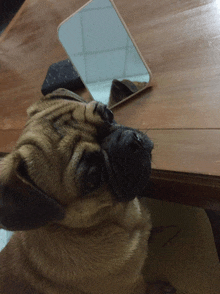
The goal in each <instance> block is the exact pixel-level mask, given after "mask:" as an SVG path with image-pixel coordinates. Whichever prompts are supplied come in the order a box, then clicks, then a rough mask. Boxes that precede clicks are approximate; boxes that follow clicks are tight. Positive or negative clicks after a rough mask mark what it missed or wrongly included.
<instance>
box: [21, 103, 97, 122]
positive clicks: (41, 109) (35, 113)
mask: <svg viewBox="0 0 220 294" xmlns="http://www.w3.org/2000/svg"><path fill="white" fill-rule="evenodd" d="M96 105H97V102H95V101H92V102H89V103H86V102H80V101H74V100H66V99H43V100H40V101H38V102H37V103H35V104H33V105H32V106H30V107H29V108H28V110H27V113H28V116H29V122H28V123H27V125H28V124H30V123H31V122H33V121H36V120H38V121H39V120H42V119H43V120H45V121H47V122H50V123H52V124H53V123H55V122H56V121H63V123H67V121H72V122H74V123H83V122H87V123H91V124H93V123H95V124H99V123H102V119H101V117H100V115H99V113H98V112H96V111H95V110H96V107H97V106H96Z"/></svg>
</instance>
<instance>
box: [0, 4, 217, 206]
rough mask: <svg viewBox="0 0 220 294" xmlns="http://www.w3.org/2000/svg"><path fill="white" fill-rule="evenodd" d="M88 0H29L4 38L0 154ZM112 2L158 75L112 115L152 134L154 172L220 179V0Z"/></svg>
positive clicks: (9, 144) (0, 46)
mask: <svg viewBox="0 0 220 294" xmlns="http://www.w3.org/2000/svg"><path fill="white" fill-rule="evenodd" d="M86 2H87V1H82V0H74V1H73V0H63V1H62V4H61V1H58V0H53V1H52V0H34V1H33V0H32V1H31V0H26V1H25V3H24V4H23V6H22V7H21V9H20V10H19V12H18V13H17V15H16V16H15V18H14V19H13V20H12V22H11V23H10V25H9V26H8V27H7V29H6V31H5V32H4V33H3V34H2V35H1V36H0V65H1V67H0V152H10V150H11V149H12V148H13V146H14V144H15V142H16V140H17V138H18V136H19V134H20V132H21V130H22V128H23V126H24V124H25V121H26V109H27V107H28V106H29V105H30V104H32V103H33V102H34V101H36V100H37V99H39V97H40V96H41V92H40V90H41V85H42V83H43V81H44V78H45V75H46V73H47V69H48V67H49V66H50V65H51V64H52V63H54V62H58V61H60V60H63V59H65V58H67V55H66V53H65V51H64V49H63V48H62V46H61V44H60V43H59V40H58V37H57V27H58V25H59V24H60V22H61V21H63V20H64V19H65V18H66V17H68V16H69V15H70V14H72V13H73V12H74V11H76V10H77V9H79V8H80V7H81V6H82V5H83V4H84V3H86ZM115 4H116V6H117V8H118V10H119V12H120V13H121V15H122V17H123V19H124V21H125V23H126V24H127V26H128V28H129V30H130V32H131V34H132V36H133V37H134V40H135V41H136V44H137V46H138V48H139V49H140V51H141V53H142V55H143V58H144V59H145V61H146V62H147V64H148V65H149V67H150V69H151V71H152V74H153V79H154V81H153V88H152V89H151V90H146V91H145V92H143V93H141V94H139V95H137V96H136V97H135V98H133V99H132V100H130V101H128V102H126V103H125V104H124V105H122V106H120V107H118V108H115V109H114V113H115V119H116V120H117V121H118V122H119V123H122V124H124V125H127V126H131V127H134V128H138V129H140V130H143V131H146V132H147V133H148V134H149V136H150V137H151V138H152V139H153V141H154V143H155V148H154V152H153V168H154V169H155V170H160V171H161V170H164V171H165V170H166V171H174V172H176V171H178V172H180V173H186V174H192V175H193V174H195V173H196V174H202V175H206V176H207V177H209V176H210V178H209V179H212V176H217V177H216V178H215V179H216V180H215V181H218V179H220V178H218V177H219V176H220V152H219V149H220V148H219V143H220V115H219V110H220V97H219V96H220V2H219V1H216V0H203V1H201V0H194V1H191V0H185V1H180V0H164V1H158V0H157V1H149V0H138V1H132V0H115ZM186 178H187V177H186ZM205 179H207V178H205ZM205 179H204V178H203V179H202V180H201V181H202V182H203V183H205ZM219 191H220V190H219ZM210 193H211V190H210ZM219 200H220V196H219Z"/></svg>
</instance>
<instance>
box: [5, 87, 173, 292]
mask: <svg viewBox="0 0 220 294" xmlns="http://www.w3.org/2000/svg"><path fill="white" fill-rule="evenodd" d="M28 116H29V119H28V121H27V124H26V126H25V128H24V131H23V133H22V134H21V136H20V138H19V139H18V141H17V144H16V146H15V148H14V150H13V151H12V153H11V154H9V155H7V157H6V158H5V159H4V162H3V169H2V172H1V176H0V226H1V228H2V229H5V230H9V231H14V234H13V235H12V237H11V239H10V241H9V243H8V244H7V245H6V247H5V248H4V249H3V250H2V251H1V253H0V294H60V293H62V294H89V293H90V294H119V293H120V294H146V293H151V294H153V293H154V294H162V293H175V289H174V288H173V287H172V286H171V285H170V284H168V283H166V282H158V283H147V282H145V281H144V279H143V276H142V273H141V270H142V267H143V265H144V261H145V258H146V256H147V251H148V238H149V236H150V230H151V221H150V214H149V212H148V211H147V210H146V209H145V208H143V207H142V206H141V204H140V201H139V199H138V197H141V196H143V195H142V191H143V189H144V187H145V186H146V184H147V183H148V180H149V177H150V172H151V151H152V148H153V143H152V142H151V140H150V139H149V138H148V137H147V135H145V134H143V133H141V132H140V131H137V130H134V129H132V128H128V127H125V126H121V125H118V124H117V123H116V122H115V121H114V118H113V113H112V112H111V111H110V110H109V109H108V108H107V107H106V106H105V105H103V104H101V103H98V102H95V101H92V102H89V103H86V102H84V101H83V100H82V99H81V98H80V97H79V96H77V95H76V94H74V93H72V92H70V91H67V90H65V89H59V90H57V91H55V92H53V93H52V94H49V95H47V96H45V97H43V98H42V99H41V100H39V101H38V102H36V103H35V104H34V105H33V106H31V107H30V108H29V109H28Z"/></svg>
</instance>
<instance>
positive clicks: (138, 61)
mask: <svg viewBox="0 0 220 294" xmlns="http://www.w3.org/2000/svg"><path fill="white" fill-rule="evenodd" d="M58 36H59V40H60V42H61V43H62V45H63V47H64V49H65V51H66V52H67V54H68V56H69V58H70V60H71V62H72V64H73V66H74V67H75V69H76V70H77V71H78V73H79V75H80V77H81V79H82V81H83V83H84V84H85V86H86V88H87V89H88V90H89V91H90V93H91V95H92V97H93V98H94V99H95V100H96V101H100V102H102V103H104V104H108V106H109V107H112V106H113V105H114V106H115V105H116V104H118V103H121V102H122V101H124V100H125V99H126V100H127V99H128V98H130V97H132V96H134V95H135V94H136V93H137V92H139V91H142V90H143V89H146V88H147V87H149V86H150V80H151V73H150V70H149V68H148V67H147V65H146V64H145V62H144V60H143V58H142V57H141V54H140V52H139V51H138V49H137V47H136V45H135V44H134V41H133V40H132V38H131V36H130V34H129V32H128V30H127V28H126V26H125V24H124V23H123V20H122V19H121V17H120V15H119V13H118V11H117V9H116V7H115V5H114V3H113V1H110V0H93V1H89V2H88V3H87V4H86V5H85V6H83V7H82V8H81V9H80V10H78V11H77V12H76V13H74V14H73V15H71V16H70V17H69V18H67V19H66V20H65V21H64V22H62V23H61V25H60V26H59V28H58Z"/></svg>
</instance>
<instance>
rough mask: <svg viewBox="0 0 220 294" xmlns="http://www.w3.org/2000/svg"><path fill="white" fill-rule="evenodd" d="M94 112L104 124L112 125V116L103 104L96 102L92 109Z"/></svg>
mask: <svg viewBox="0 0 220 294" xmlns="http://www.w3.org/2000/svg"><path fill="white" fill-rule="evenodd" d="M94 112H97V113H98V114H99V115H100V116H101V118H102V119H103V120H104V121H106V122H109V123H112V122H113V120H114V114H113V113H112V111H111V110H110V109H108V107H107V106H106V105H105V104H102V103H100V102H97V104H96V106H95V108H94Z"/></svg>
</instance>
